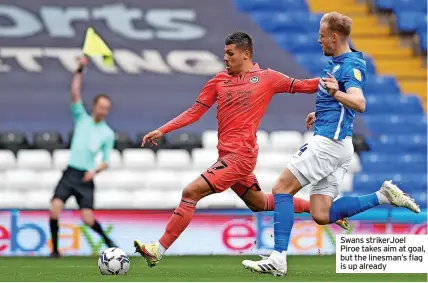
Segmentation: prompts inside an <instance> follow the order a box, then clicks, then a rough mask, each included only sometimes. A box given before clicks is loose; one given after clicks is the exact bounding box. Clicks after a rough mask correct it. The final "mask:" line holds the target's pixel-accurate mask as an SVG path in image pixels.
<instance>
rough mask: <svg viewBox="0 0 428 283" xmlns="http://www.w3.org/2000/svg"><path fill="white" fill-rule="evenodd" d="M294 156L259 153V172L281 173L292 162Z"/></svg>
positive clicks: (279, 153) (277, 153)
mask: <svg viewBox="0 0 428 283" xmlns="http://www.w3.org/2000/svg"><path fill="white" fill-rule="evenodd" d="M292 158H293V155H292V154H290V153H282V152H276V153H263V152H261V153H259V157H258V158H257V165H256V168H257V170H276V171H281V170H282V169H285V167H286V166H287V164H288V163H289V162H290V161H291V159H292Z"/></svg>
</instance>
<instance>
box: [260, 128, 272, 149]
mask: <svg viewBox="0 0 428 283" xmlns="http://www.w3.org/2000/svg"><path fill="white" fill-rule="evenodd" d="M257 144H258V145H259V149H260V151H263V150H264V151H266V150H270V149H271V144H270V139H269V134H268V133H267V132H266V131H258V132H257Z"/></svg>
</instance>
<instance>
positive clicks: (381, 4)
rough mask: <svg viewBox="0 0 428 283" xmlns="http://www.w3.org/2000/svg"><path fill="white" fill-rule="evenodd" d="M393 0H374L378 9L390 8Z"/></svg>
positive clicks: (392, 5)
mask: <svg viewBox="0 0 428 283" xmlns="http://www.w3.org/2000/svg"><path fill="white" fill-rule="evenodd" d="M394 2H395V0H376V7H377V8H378V9H380V10H387V11H388V10H392V9H393V8H394Z"/></svg>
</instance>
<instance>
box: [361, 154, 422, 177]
mask: <svg viewBox="0 0 428 283" xmlns="http://www.w3.org/2000/svg"><path fill="white" fill-rule="evenodd" d="M361 165H362V166H363V168H364V170H365V171H367V172H371V173H389V172H401V173H426V172H427V158H426V155H422V154H402V155H398V154H378V153H372V152H363V153H361Z"/></svg>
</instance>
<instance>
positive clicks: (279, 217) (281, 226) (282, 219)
mask: <svg viewBox="0 0 428 283" xmlns="http://www.w3.org/2000/svg"><path fill="white" fill-rule="evenodd" d="M273 197H274V200H275V214H274V217H273V222H274V224H273V230H274V238H275V246H274V250H275V251H277V252H280V253H281V252H283V251H286V250H287V249H288V242H289V240H290V234H291V229H292V228H293V222H294V203H293V196H292V195H289V194H277V195H274V196H273Z"/></svg>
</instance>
